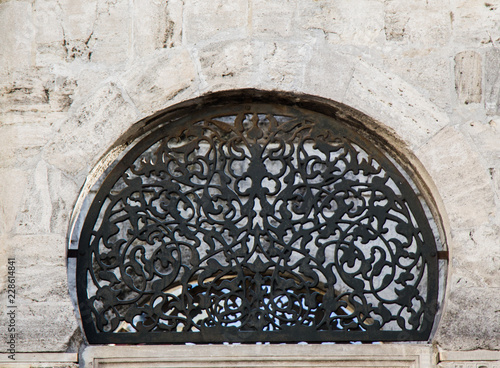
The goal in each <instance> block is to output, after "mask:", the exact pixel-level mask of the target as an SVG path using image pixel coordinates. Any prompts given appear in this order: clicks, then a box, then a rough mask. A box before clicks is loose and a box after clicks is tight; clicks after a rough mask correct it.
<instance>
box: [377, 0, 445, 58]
mask: <svg viewBox="0 0 500 368" xmlns="http://www.w3.org/2000/svg"><path fill="white" fill-rule="evenodd" d="M384 6H385V9H384V12H385V14H384V32H385V39H386V40H387V41H389V42H399V43H408V44H410V45H411V47H413V48H418V47H419V46H422V47H426V48H433V47H440V46H444V45H446V44H447V43H448V41H449V39H450V37H451V19H450V10H449V3H448V1H447V0H436V1H432V2H428V1H426V2H424V1H413V2H411V3H408V2H407V1H401V0H388V1H385V2H384Z"/></svg>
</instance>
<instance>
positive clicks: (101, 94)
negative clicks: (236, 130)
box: [0, 0, 500, 353]
mask: <svg viewBox="0 0 500 368" xmlns="http://www.w3.org/2000/svg"><path fill="white" fill-rule="evenodd" d="M0 35H1V37H0V157H1V161H0V177H1V184H0V244H1V248H0V290H1V291H2V294H1V297H0V308H2V311H3V310H4V309H3V308H4V306H5V305H6V303H7V299H6V298H7V296H6V293H5V290H6V287H7V285H6V284H7V258H9V257H15V259H16V262H17V264H16V272H17V273H16V291H17V295H16V302H17V304H18V311H17V313H18V314H17V316H18V318H17V320H16V329H17V331H18V335H17V340H16V344H17V345H16V349H17V351H18V352H26V353H28V352H46V353H49V352H74V351H76V350H77V349H78V346H79V344H80V341H81V332H80V330H79V328H78V321H77V318H76V317H75V314H74V310H73V304H72V301H71V299H70V297H69V294H68V285H67V268H66V249H67V247H68V242H69V232H70V228H71V216H72V213H73V211H74V209H75V208H76V211H77V209H78V204H79V203H80V202H81V201H80V202H79V198H81V195H84V194H85V191H86V190H87V191H88V187H89V185H86V183H87V184H88V183H91V182H92V180H94V178H95V177H96V175H97V173H99V172H100V167H101V166H105V165H106V162H107V161H106V160H109V159H110V157H112V155H113V152H114V151H113V149H114V150H115V151H116V150H119V144H118V143H117V142H119V139H120V137H122V136H123V135H124V134H126V132H127V131H128V130H129V129H130V128H131V127H133V126H134V124H135V123H137V122H138V121H140V120H141V119H143V118H144V117H147V116H149V115H151V114H153V113H154V112H156V111H159V110H162V109H165V108H167V107H169V106H172V105H174V104H176V103H179V102H182V101H185V100H188V99H191V98H195V97H198V96H202V95H205V94H208V93H211V92H216V91H224V90H232V89H242V88H255V89H261V90H271V91H283V92H294V93H303V94H310V95H314V96H318V97H322V98H326V99H330V100H333V101H336V102H338V103H343V104H345V105H347V106H349V107H351V108H353V109H355V111H359V112H362V113H364V114H366V115H368V116H369V117H370V118H371V119H372V120H371V121H372V125H373V127H372V128H373V129H380V130H381V131H383V132H384V133H383V134H385V135H386V136H387V137H388V139H390V140H392V141H393V142H394V146H396V147H397V148H398V150H399V151H400V152H401V154H402V155H404V157H406V159H407V160H409V162H411V164H412V165H413V166H414V167H417V168H419V175H420V176H421V177H422V178H423V180H424V181H425V186H426V187H427V188H428V190H429V192H430V194H431V195H432V196H433V197H434V198H435V199H436V208H437V209H438V210H439V213H440V215H441V218H442V220H443V226H442V238H443V241H444V242H445V243H446V245H447V246H448V248H449V250H450V263H449V269H448V278H447V284H446V291H445V302H444V305H443V311H442V316H441V319H440V323H439V326H438V328H437V330H436V332H435V334H434V337H433V340H432V343H434V344H435V345H436V346H438V347H439V348H440V349H444V350H450V351H455V350H458V351H467V350H472V349H490V350H498V349H500V297H499V296H498V292H499V290H500V214H499V210H500V51H498V48H497V46H498V45H500V4H499V3H498V2H496V1H494V2H477V1H466V0H460V1H459V0H435V1H420V0H417V1H412V2H408V1H403V0H356V1H352V2H351V1H339V0H335V1H330V0H286V1H283V0H280V1H278V0H266V1H264V0H231V1H224V0H213V1H202V0H166V1H165V0H164V1H160V0H149V1H143V0H130V1H124V0H88V1H76V0H43V1H42V0H30V1H24V0H3V1H0ZM101 171H102V170H101ZM75 206H76V207H75ZM6 323H7V319H6V315H5V313H3V312H2V315H1V316H0V325H1V326H6ZM0 335H1V339H0V352H5V351H6V349H7V343H6V341H7V339H6V338H7V335H6V331H5V329H4V328H3V327H2V329H1V330H0Z"/></svg>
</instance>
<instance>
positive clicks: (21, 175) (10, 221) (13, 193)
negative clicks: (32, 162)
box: [0, 129, 28, 248]
mask: <svg viewBox="0 0 500 368" xmlns="http://www.w3.org/2000/svg"><path fill="white" fill-rule="evenodd" d="M1 134H2V133H1V129H0V135H1ZM0 144H1V143H0ZM0 156H1V151H0ZM0 178H2V185H0V234H2V233H4V234H6V233H9V232H10V231H11V230H12V229H13V227H14V224H15V221H16V216H17V213H18V211H19V208H21V204H22V201H23V198H24V193H25V191H26V187H27V184H28V178H27V173H26V170H24V169H16V168H8V169H0ZM2 244H4V245H5V242H2ZM0 248H1V247H0Z"/></svg>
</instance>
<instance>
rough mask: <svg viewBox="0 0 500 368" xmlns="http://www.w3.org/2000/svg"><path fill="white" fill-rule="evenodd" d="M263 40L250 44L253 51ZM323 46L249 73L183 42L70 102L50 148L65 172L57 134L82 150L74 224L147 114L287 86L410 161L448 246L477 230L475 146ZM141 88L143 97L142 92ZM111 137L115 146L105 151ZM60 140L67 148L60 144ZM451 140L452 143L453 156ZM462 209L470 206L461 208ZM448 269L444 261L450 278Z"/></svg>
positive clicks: (482, 186)
mask: <svg viewBox="0 0 500 368" xmlns="http://www.w3.org/2000/svg"><path fill="white" fill-rule="evenodd" d="M216 46H217V47H224V48H226V49H228V50H231V49H234V50H238V49H239V48H240V47H241V46H242V41H228V42H225V43H224V44H223V45H216ZM261 46H262V45H257V44H252V45H251V47H253V48H255V49H257V48H259V47H261ZM324 46H325V45H322V47H321V49H320V48H317V49H315V50H314V52H313V55H314V56H313V58H311V59H310V60H303V61H302V62H299V63H296V64H293V63H290V64H289V65H288V68H285V69H284V68H281V67H280V66H281V65H280V63H274V64H271V63H269V64H266V65H265V68H264V69H265V71H266V73H264V74H263V75H260V74H256V73H255V68H254V67H253V63H254V62H256V61H255V60H252V59H251V60H243V61H242V62H241V60H236V59H234V60H233V59H230V58H226V59H224V60H220V57H219V56H217V55H215V54H212V55H211V56H209V57H208V58H205V59H204V60H201V57H200V55H199V53H198V52H193V51H191V50H189V49H187V48H183V47H179V48H175V49H170V50H168V51H167V50H165V51H164V52H163V51H161V52H158V53H156V54H155V55H154V56H153V57H151V58H149V59H145V60H141V61H139V62H137V64H135V65H131V66H130V68H128V71H127V72H125V73H123V74H122V75H121V76H119V77H117V78H112V79H109V80H107V81H105V82H104V83H103V84H102V85H101V86H99V87H98V88H96V90H95V91H94V93H93V94H92V96H90V97H88V96H87V97H86V98H83V99H80V100H79V101H78V100H77V101H75V105H77V106H79V107H78V108H76V109H75V111H74V112H73V115H72V116H71V117H70V118H69V120H68V124H65V125H64V126H63V127H62V128H61V129H62V130H63V131H64V132H65V133H66V134H61V135H59V136H58V137H56V139H55V140H54V141H53V142H52V146H53V147H56V148H55V149H54V150H55V154H56V155H57V154H59V155H62V156H64V158H65V161H66V163H65V164H66V165H67V167H66V169H67V171H71V170H73V169H72V165H73V166H74V165H75V161H74V160H72V156H71V153H68V154H66V153H63V152H62V151H63V148H67V144H66V143H65V142H64V141H62V140H63V139H64V140H66V139H67V137H68V136H70V137H71V138H72V139H73V140H74V142H75V143H76V145H77V146H78V147H79V148H80V152H82V151H83V152H85V155H86V156H85V159H84V160H82V161H84V162H83V163H81V164H80V163H79V162H76V164H80V166H79V167H81V171H80V172H84V173H86V175H85V176H86V179H85V183H84V185H83V187H82V189H81V191H80V195H79V197H78V198H79V199H78V200H76V198H75V200H76V205H75V207H74V211H73V215H72V220H71V229H73V226H74V222H75V219H76V217H77V214H78V213H79V212H80V209H81V205H82V202H83V198H85V196H86V195H87V194H88V192H89V190H90V188H91V187H92V185H93V183H94V182H95V181H96V180H97V178H98V177H99V176H100V174H101V173H102V172H103V171H104V169H105V167H107V166H108V165H109V163H111V162H112V161H113V160H114V159H115V158H116V157H117V156H118V155H119V154H120V152H122V151H123V149H124V148H125V147H126V146H127V144H128V143H129V140H130V137H132V136H134V135H140V132H141V129H144V128H145V127H146V126H147V124H148V122H149V121H151V118H152V117H148V118H144V116H146V115H150V114H151V113H153V112H154V111H165V110H166V109H170V108H172V107H173V106H177V107H181V106H182V101H187V100H191V99H195V98H202V99H203V98H205V97H203V96H208V95H210V94H211V93H215V92H221V91H227V90H236V89H241V88H243V89H247V90H254V91H258V90H260V91H272V92H274V93H278V94H284V95H286V94H287V93H289V92H291V93H293V95H295V96H296V95H300V96H306V97H311V98H312V99H316V98H317V99H320V100H321V101H322V102H323V103H324V102H327V104H328V105H329V106H330V107H331V108H333V109H335V108H336V109H337V111H341V112H342V113H343V114H344V118H345V119H351V120H353V121H357V122H358V123H359V124H360V126H361V127H362V128H364V129H367V130H368V131H370V132H371V133H373V134H375V135H376V136H378V137H380V138H381V140H382V141H383V142H385V143H386V144H387V146H388V149H389V151H390V152H391V153H393V154H395V155H396V156H397V157H399V158H400V161H402V162H404V163H406V165H405V168H406V169H407V170H409V171H410V172H411V173H412V176H414V180H415V178H416V182H417V185H419V187H420V188H422V190H423V191H424V192H425V193H427V195H428V197H429V198H432V201H429V204H430V205H431V207H432V208H431V209H432V211H433V213H434V216H435V217H436V219H440V226H439V227H440V231H441V233H440V236H441V238H442V242H443V243H444V244H446V245H447V246H448V247H449V248H450V250H451V252H452V251H453V238H452V237H451V235H450V234H451V232H452V231H453V230H460V229H462V230H463V229H465V228H467V227H472V226H480V225H481V224H483V223H485V222H486V221H487V219H488V216H489V214H490V213H491V212H492V211H493V208H494V207H493V191H492V188H491V187H490V183H489V180H488V177H487V172H486V169H485V168H484V167H483V165H482V164H481V162H480V160H479V158H478V156H477V154H476V153H475V151H474V149H473V148H472V147H471V146H470V144H469V142H468V141H467V140H466V139H465V137H463V135H462V133H460V132H459V131H458V130H456V129H455V128H454V127H453V126H452V124H451V123H450V121H449V118H448V116H447V115H446V114H445V113H444V112H442V111H440V110H439V109H438V108H437V107H436V106H435V105H433V104H432V103H431V102H429V101H428V100H427V99H426V98H425V96H422V94H421V93H419V92H418V91H417V90H416V89H415V88H413V87H412V86H411V85H409V84H408V83H406V82H405V81H403V80H402V79H400V78H399V77H396V76H394V75H390V74H387V73H385V72H383V71H381V70H379V69H377V68H376V67H373V66H371V65H369V64H367V63H365V62H364V61H361V60H359V58H358V57H357V56H350V55H346V54H341V53H339V52H337V51H336V50H335V49H333V48H332V47H324ZM277 47H278V48H280V47H281V48H282V50H283V51H284V52H283V53H282V54H281V61H286V60H292V59H293V56H294V55H293V53H294V49H293V48H292V47H290V45H286V44H283V45H279V44H278V45H277ZM257 62H259V60H257ZM160 69H161V70H162V71H171V72H172V73H177V74H176V75H175V76H173V77H172V78H167V79H166V80H159V79H158V78H154V77H152V75H154V72H155V71H156V70H160ZM325 71H328V73H327V74H325ZM163 75H165V74H163ZM141 91H145V93H142V94H141V93H140V92H141ZM150 91H154V92H150ZM280 91H288V92H280ZM200 96H201V97H200ZM313 96H314V97H313ZM154 116H156V114H155V115H154ZM154 116H153V117H154ZM82 117H83V119H84V120H85V119H87V122H88V123H89V124H90V126H91V127H98V126H100V125H105V126H104V128H103V129H104V130H105V131H104V134H103V135H102V136H101V137H102V139H100V140H98V141H93V140H91V139H88V137H86V135H85V134H82V133H83V132H85V130H86V129H88V125H87V126H85V124H79V123H81V120H82ZM136 122H137V123H136ZM80 125H83V127H81V128H80ZM120 137H125V139H121V138H120ZM109 142H116V143H115V144H114V145H113V146H111V147H110V146H109ZM59 145H60V146H61V147H63V148H59V149H58V148H57V147H58V146H59ZM450 145H452V146H453V147H452V148H453V149H452V150H451V152H450ZM458 154H460V155H461V156H463V157H465V158H466V160H465V161H461V162H458V164H457V162H456V160H454V159H455V158H456V157H457V155H458ZM401 158H402V160H401ZM454 161H455V162H454ZM65 164H61V166H64V165H65ZM88 167H93V169H92V170H89V169H88ZM63 169H64V167H63ZM453 178H460V179H461V182H465V183H467V184H468V193H469V195H470V196H474V195H476V194H479V195H478V198H482V200H479V201H477V202H474V203H469V201H467V203H464V202H465V200H466V199H464V196H463V191H459V190H457V188H458V186H459V185H460V182H459V183H457V182H456V181H454V180H453ZM490 199H491V200H490ZM466 206H467V211H464V208H465V207H466ZM70 234H71V231H70ZM70 240H71V235H70V238H69V239H68V241H70ZM451 273H452V265H451V264H450V267H449V268H448V274H449V275H450V274H451ZM442 290H443V289H442ZM445 309H446V306H445ZM441 310H443V309H441ZM438 326H439V324H438V323H436V324H435V328H437V329H439V327H438ZM432 335H435V334H434V333H433V334H432Z"/></svg>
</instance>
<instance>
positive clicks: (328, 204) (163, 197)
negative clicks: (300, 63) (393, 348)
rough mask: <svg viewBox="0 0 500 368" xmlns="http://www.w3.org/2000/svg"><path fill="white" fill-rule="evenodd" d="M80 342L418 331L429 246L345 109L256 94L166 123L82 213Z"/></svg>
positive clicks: (428, 307) (429, 310)
mask: <svg viewBox="0 0 500 368" xmlns="http://www.w3.org/2000/svg"><path fill="white" fill-rule="evenodd" d="M77 274H78V292H79V304H80V309H81V314H82V318H83V324H84V328H85V330H86V334H87V337H88V339H89V341H90V342H99V343H103V342H108V343H109V342H128V343H130V342H135V343H137V342H145V343H148V342H152V343H155V342H156V343H159V342H172V343H180V342H224V341H240V342H255V341H275V342H276V341H283V342H287V341H290V342H292V341H311V342H314V341H373V340H425V339H427V338H428V336H429V333H430V329H431V327H432V323H433V320H434V315H435V312H436V298H437V285H436V284H437V282H436V280H437V259H436V245H435V243H434V239H433V234H432V232H431V230H430V228H429V224H428V221H427V219H426V216H425V214H424V211H423V209H422V207H421V205H420V202H419V199H418V198H417V195H416V194H415V193H414V190H413V189H412V188H411V186H410V185H409V184H408V182H407V181H406V180H405V179H404V177H403V175H402V174H401V173H400V170H399V169H398V168H397V167H396V166H395V164H393V162H392V161H391V160H390V159H388V158H387V156H386V155H385V154H383V153H382V152H381V151H380V150H379V149H377V148H376V147H375V146H374V145H372V144H371V143H370V142H369V141H368V140H367V139H365V138H362V137H361V135H359V134H356V133H355V132H354V131H353V130H352V129H351V128H349V127H348V126H346V124H345V123H340V122H338V121H336V120H335V119H333V118H330V117H327V116H324V115H321V114H317V113H311V112H309V111H303V110H301V109H298V108H291V107H287V108H280V107H275V106H273V105H265V104H254V105H249V106H235V107H231V108H229V109H226V110H217V109H214V111H210V112H207V113H205V115H200V116H198V117H192V118H189V119H188V118H185V119H184V120H183V119H180V120H179V121H173V122H170V123H166V124H164V125H163V126H161V127H160V128H158V129H156V130H155V131H154V132H152V133H151V134H150V135H149V136H147V138H145V139H143V140H142V141H141V142H140V143H138V144H137V145H136V146H134V147H133V148H132V149H131V150H130V151H129V152H128V153H127V155H126V156H125V157H124V158H123V159H122V160H121V162H120V163H119V164H118V165H117V166H116V167H115V168H114V169H113V170H112V171H111V173H110V174H109V175H108V177H107V178H106V179H105V181H104V183H103V184H102V186H101V188H100V189H99V192H98V193H97V195H96V197H95V199H94V201H93V203H92V205H91V207H90V210H89V213H88V215H87V218H86V221H85V224H84V227H83V231H82V236H81V240H80V245H79V256H78V273H77Z"/></svg>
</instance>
